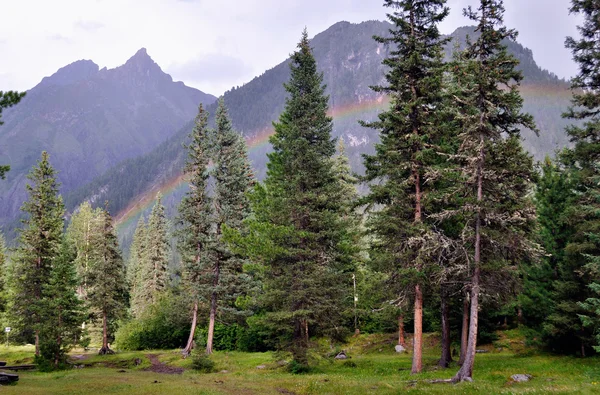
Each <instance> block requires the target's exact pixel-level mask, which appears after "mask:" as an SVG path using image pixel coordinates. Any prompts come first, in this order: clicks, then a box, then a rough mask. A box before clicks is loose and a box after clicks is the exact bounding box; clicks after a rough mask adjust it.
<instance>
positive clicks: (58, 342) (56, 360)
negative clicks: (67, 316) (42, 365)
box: [54, 310, 62, 369]
mask: <svg viewBox="0 0 600 395" xmlns="http://www.w3.org/2000/svg"><path fill="white" fill-rule="evenodd" d="M61 326H62V314H61V313H60V310H59V313H58V336H57V338H56V345H57V346H58V348H57V349H56V352H55V353H54V367H55V368H56V369H58V363H59V362H60V346H61V344H62V336H61V335H60V330H61Z"/></svg>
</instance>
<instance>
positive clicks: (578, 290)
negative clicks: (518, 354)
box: [559, 0, 600, 356]
mask: <svg viewBox="0 0 600 395" xmlns="http://www.w3.org/2000/svg"><path fill="white" fill-rule="evenodd" d="M570 11H571V13H574V14H579V15H581V16H582V17H583V23H582V24H581V25H580V26H579V29H578V30H579V33H580V37H579V38H578V39H577V38H573V37H568V38H567V40H566V43H565V44H566V47H567V48H569V49H570V50H571V52H572V53H573V59H574V60H575V62H576V63H577V64H578V65H579V73H578V74H577V76H576V77H575V78H573V80H572V81H571V87H572V89H573V100H572V104H573V106H572V107H571V108H569V110H568V111H567V112H566V113H565V114H564V116H565V117H566V118H568V119H572V120H576V121H581V122H582V123H583V124H580V125H572V126H570V127H568V128H567V134H568V135H569V137H570V140H571V142H572V143H573V148H571V149H568V150H566V152H565V153H564V155H563V162H564V163H565V164H566V165H567V166H568V167H569V168H570V170H571V173H572V177H573V181H574V183H575V193H576V196H577V198H576V200H575V202H574V204H573V206H572V208H573V210H572V212H571V218H572V221H573V222H572V223H573V224H574V234H573V237H572V238H571V240H570V242H569V244H568V245H567V247H566V262H565V264H566V267H565V268H564V269H565V270H569V271H572V272H575V273H579V274H580V276H571V279H570V281H569V280H567V281H565V282H564V283H563V284H562V285H563V287H561V288H562V292H563V294H564V295H563V296H564V299H563V303H565V307H568V309H567V310H564V311H563V312H562V314H561V317H562V318H563V319H567V320H568V321H570V322H571V323H573V322H572V321H573V320H572V317H573V316H574V315H576V314H585V310H584V309H583V307H592V305H593V299H594V298H591V297H592V295H593V293H592V291H596V290H597V288H598V285H591V287H592V289H589V288H588V287H585V286H584V287H582V285H586V286H587V285H590V284H594V282H597V281H599V280H600V238H599V237H598V234H600V165H599V163H600V72H599V68H600V49H599V48H598V34H599V33H600V4H599V3H598V2H597V1H590V0H572V2H571V9H570ZM560 291H561V289H559V292H560ZM588 297H590V298H591V299H590V300H589V301H588V303H587V305H585V304H584V305H583V306H582V305H578V304H577V302H583V301H584V299H586V298H588ZM575 298H579V300H578V301H577V300H574V299H575ZM592 312H593V313H594V314H596V312H595V311H592ZM566 314H570V317H567V316H566ZM586 323H587V324H590V321H589V319H588V320H586ZM573 324H574V323H573ZM575 327H579V328H577V329H578V331H577V332H578V333H577V334H576V336H577V337H579V343H580V344H579V346H580V352H581V355H582V356H585V349H586V346H589V342H590V335H591V331H590V330H589V329H588V330H586V329H585V328H581V327H580V326H579V325H577V326H575ZM573 329H575V328H572V329H571V330H573ZM595 329H596V330H597V329H598V328H595Z"/></svg>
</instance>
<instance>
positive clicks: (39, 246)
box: [11, 152, 64, 356]
mask: <svg viewBox="0 0 600 395" xmlns="http://www.w3.org/2000/svg"><path fill="white" fill-rule="evenodd" d="M27 178H28V179H29V180H30V181H31V183H32V184H28V185H27V192H28V194H29V199H28V200H27V201H26V202H24V203H23V206H22V207H21V210H22V211H23V212H24V213H25V215H26V218H25V219H24V220H23V227H22V228H21V229H20V231H19V247H18V249H17V251H16V254H15V274H14V276H15V279H17V283H16V284H14V292H13V295H12V301H11V311H12V313H13V314H14V317H15V320H16V322H17V323H18V326H19V327H20V328H21V331H23V332H24V333H26V334H30V333H33V335H34V337H35V354H36V356H39V355H40V330H41V329H42V323H43V317H44V310H45V309H44V303H43V298H44V284H46V283H47V282H48V279H49V278H50V274H51V269H52V263H53V262H54V260H55V259H56V258H57V257H58V256H59V253H60V245H61V241H62V238H63V226H64V220H63V215H64V205H63V202H62V198H61V197H60V196H59V195H58V183H57V181H56V172H55V171H54V169H53V168H52V166H51V165H50V162H49V160H48V153H46V152H42V157H41V160H40V161H39V162H38V163H37V166H35V167H34V168H33V170H32V171H31V172H30V173H29V175H28V176H27Z"/></svg>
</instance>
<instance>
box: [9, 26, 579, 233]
mask: <svg viewBox="0 0 600 395" xmlns="http://www.w3.org/2000/svg"><path fill="white" fill-rule="evenodd" d="M390 27H391V26H390V25H389V24H388V23H387V22H379V21H368V22H363V23H360V24H351V23H348V22H339V23H336V24H335V25H333V26H331V27H330V28H329V29H327V30H326V31H324V32H322V33H320V34H317V35H316V36H315V37H314V38H313V39H312V40H311V46H312V47H313V49H314V54H315V57H316V60H317V63H318V67H319V69H320V71H322V72H323V73H324V81H325V83H326V84H327V92H328V94H329V95H330V107H331V111H330V112H331V115H332V116H333V118H334V135H335V136H336V137H341V138H343V139H344V140H345V142H346V145H347V153H348V155H349V157H350V161H351V164H352V166H353V169H354V170H355V171H357V172H360V171H361V170H362V154H364V153H370V152H372V150H373V144H374V143H375V142H376V141H377V139H378V135H377V131H375V130H371V129H368V128H363V127H361V126H359V124H358V120H366V121H368V120H373V119H375V118H376V117H377V114H378V112H379V111H381V110H382V109H384V108H385V107H386V106H387V104H388V102H387V100H386V98H385V97H383V96H381V95H379V94H377V93H375V92H373V91H372V90H371V89H370V86H371V85H377V84H380V83H383V82H384V73H385V69H384V66H382V64H381V62H382V60H383V59H384V58H385V57H386V56H387V55H388V53H389V50H390V49H389V48H388V47H386V46H384V45H382V44H379V43H377V42H376V41H374V40H373V39H372V36H373V35H386V34H387V33H388V29H389V28H390ZM467 35H471V36H474V35H475V31H474V28H472V27H463V28H459V29H457V30H456V31H455V32H454V33H453V34H452V37H453V38H454V39H455V40H456V41H458V42H459V43H462V44H463V45H464V41H465V39H466V36H467ZM506 44H507V45H508V47H509V50H510V52H511V53H513V54H514V55H515V56H516V57H517V58H518V59H519V60H520V61H521V66H520V67H521V69H522V71H523V72H524V75H525V81H524V82H523V84H522V87H521V92H522V94H523V97H524V99H525V104H524V106H525V110H526V111H528V112H530V113H531V114H532V115H533V116H534V117H535V119H536V121H537V124H538V126H539V129H540V136H539V137H537V136H536V135H535V134H533V133H532V132H529V131H525V132H524V134H523V137H524V145H525V146H526V148H527V149H528V150H529V151H530V152H531V153H532V154H533V155H534V156H535V157H536V159H542V158H543V156H544V155H546V154H552V153H553V152H554V151H555V150H556V149H557V148H560V147H563V146H565V145H566V144H567V143H568V141H567V137H566V135H565V133H564V126H566V124H567V122H566V121H564V120H563V119H562V118H561V116H560V114H561V113H562V112H563V111H564V109H565V108H566V107H567V106H568V105H569V100H570V97H571V93H570V90H569V84H568V83H567V82H565V81H563V80H560V79H559V78H557V77H556V76H555V75H553V74H552V73H550V72H548V71H545V70H542V69H540V68H539V67H538V66H537V64H536V63H535V60H534V58H533V54H532V53H531V51H530V50H528V49H527V48H524V47H523V46H521V45H520V44H518V43H517V42H506ZM453 47H454V44H453V43H451V44H449V45H448V47H447V49H446V55H447V56H448V57H450V55H451V52H452V48H453ZM80 75H85V73H84V72H83V71H82V72H81V73H80ZM71 78H75V76H71ZM288 79H289V59H288V60H285V61H284V62H282V63H281V64H279V65H277V66H275V67H274V68H272V69H270V70H268V71H266V72H264V73H263V74H262V75H260V76H258V77H256V78H254V79H253V80H251V81H250V82H248V83H246V84H245V85H243V86H241V87H237V88H234V89H231V90H230V91H228V92H226V93H225V94H224V100H225V103H226V104H227V106H228V107H229V110H230V115H231V118H232V121H233V124H234V126H235V127H236V129H237V130H238V131H240V132H241V133H243V134H244V136H245V137H246V138H247V139H248V142H249V146H250V150H249V154H250V158H251V160H252V162H253V164H254V167H255V172H256V174H257V176H258V177H259V178H261V177H263V176H264V174H265V171H266V170H265V169H266V161H267V158H266V153H267V152H269V150H270V147H269V144H268V143H267V139H268V136H269V134H270V133H272V121H274V120H276V119H277V118H278V116H279V114H280V112H281V111H282V109H283V106H284V103H285V97H286V94H285V90H284V88H283V83H284V82H286V81H287V80H288ZM215 108H216V104H212V105H209V106H208V111H209V112H210V113H212V114H214V112H215ZM194 115H195V111H194V114H192V116H190V117H188V119H187V121H188V122H187V123H185V122H183V123H182V127H181V129H180V130H179V131H178V132H176V133H174V134H172V135H170V137H169V138H168V139H166V140H165V141H164V142H162V143H161V144H160V145H158V146H157V147H156V148H155V149H154V150H152V151H150V152H148V153H146V154H144V155H141V156H138V157H130V158H129V159H126V160H125V161H123V162H121V163H119V164H118V165H117V166H115V167H113V168H111V169H110V170H108V171H107V172H106V173H104V174H103V175H101V176H99V177H97V178H95V179H94V180H93V181H92V182H90V183H89V184H87V185H83V186H82V187H80V188H78V189H76V190H72V191H71V192H69V193H67V194H66V195H65V202H66V203H67V208H68V209H69V210H72V209H74V208H75V207H76V206H77V205H78V204H80V203H81V202H82V201H84V200H91V201H92V202H94V203H95V204H102V203H103V202H104V201H105V200H108V201H109V203H110V210H111V212H112V213H114V214H116V215H117V217H118V219H119V221H120V224H121V225H120V233H121V236H122V238H125V241H126V243H125V245H126V244H127V240H126V239H127V238H128V235H129V233H131V232H132V229H133V227H134V226H135V223H136V218H137V217H139V215H140V213H141V212H142V211H143V210H145V209H147V208H148V207H149V206H150V204H151V202H152V200H153V199H154V197H155V196H156V192H158V191H162V192H163V195H165V196H164V200H163V201H164V203H165V204H166V205H167V207H168V210H169V211H170V215H174V214H175V209H176V205H177V204H178V202H179V200H180V197H181V195H182V194H183V192H184V190H185V182H184V179H183V177H182V174H181V170H182V168H183V162H184V160H185V155H186V152H185V150H184V149H183V148H182V144H183V143H184V142H185V141H186V140H187V136H188V134H189V133H190V132H191V130H192V127H193V116H194ZM0 133H2V132H1V129H0ZM0 163H2V162H0Z"/></svg>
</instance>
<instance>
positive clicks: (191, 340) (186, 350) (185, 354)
mask: <svg viewBox="0 0 600 395" xmlns="http://www.w3.org/2000/svg"><path fill="white" fill-rule="evenodd" d="M197 322H198V301H196V302H195V303H194V310H193V312H192V327H191V329H190V337H189V338H188V341H187V344H186V346H185V348H184V349H183V350H182V351H181V353H182V354H183V357H184V358H186V357H188V356H189V355H190V354H191V353H192V348H194V336H195V335H196V324H197Z"/></svg>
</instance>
